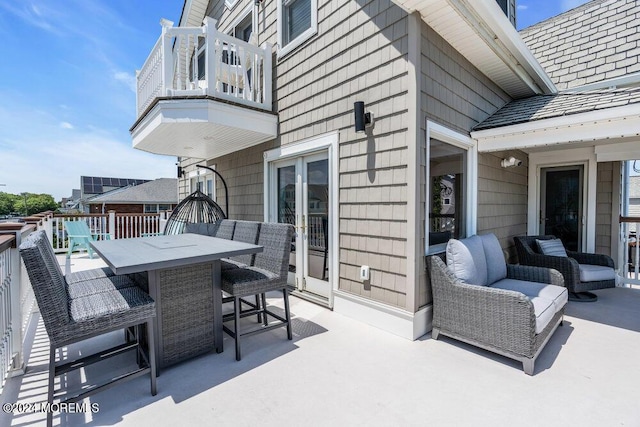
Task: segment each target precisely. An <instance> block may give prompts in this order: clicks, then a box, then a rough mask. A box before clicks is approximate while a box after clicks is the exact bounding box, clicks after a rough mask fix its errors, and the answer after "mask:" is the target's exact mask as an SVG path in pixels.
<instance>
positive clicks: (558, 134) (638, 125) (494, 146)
mask: <svg viewBox="0 0 640 427" xmlns="http://www.w3.org/2000/svg"><path fill="white" fill-rule="evenodd" d="M639 135H640V104H633V105H625V106H623V107H616V108H609V109H603V110H598V111H590V112H588V113H579V114H572V115H568V116H560V117H553V118H550V119H543V120H535V121H532V122H527V123H520V124H516V125H511V126H502V127H498V128H493V129H486V130H479V131H473V132H471V137H472V138H473V139H475V140H477V141H478V151H479V152H489V151H502V150H513V149H526V148H533V147H541V146H546V145H557V144H563V143H568V142H577V141H595V140H601V139H614V138H628V137H633V136H639Z"/></svg>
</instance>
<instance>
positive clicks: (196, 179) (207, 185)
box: [189, 169, 216, 200]
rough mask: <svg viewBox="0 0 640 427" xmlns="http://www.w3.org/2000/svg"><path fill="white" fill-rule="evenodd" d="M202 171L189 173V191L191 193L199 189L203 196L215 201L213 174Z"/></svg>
mask: <svg viewBox="0 0 640 427" xmlns="http://www.w3.org/2000/svg"><path fill="white" fill-rule="evenodd" d="M205 172H206V171H205V170H204V169H198V170H197V171H191V173H189V189H190V192H191V193H193V192H194V191H196V189H200V191H202V192H203V193H204V194H206V195H207V196H209V197H211V198H212V199H213V200H215V199H216V186H215V180H214V176H213V173H211V172H209V173H205Z"/></svg>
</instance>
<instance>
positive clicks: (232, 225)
mask: <svg viewBox="0 0 640 427" xmlns="http://www.w3.org/2000/svg"><path fill="white" fill-rule="evenodd" d="M208 227H210V230H211V232H208V233H205V234H208V235H206V236H204V235H201V234H196V233H185V234H178V235H172V236H153V237H145V238H137V239H121V240H104V241H91V243H90V244H91V247H92V248H93V249H94V250H95V251H96V252H97V253H98V254H99V255H100V256H101V257H102V258H103V260H104V261H105V262H106V263H107V264H108V265H109V268H100V269H93V270H87V271H81V272H76V273H71V274H68V275H67V276H66V277H65V276H64V275H63V274H62V270H61V269H60V266H59V264H58V262H57V260H56V258H55V254H54V252H53V249H52V246H51V243H50V242H49V241H48V239H47V237H46V234H45V233H44V231H38V232H35V233H32V234H31V235H30V236H29V237H28V238H27V239H25V240H24V241H23V243H22V244H21V245H20V254H21V257H22V259H23V260H24V264H25V267H26V269H27V272H28V274H29V278H30V280H31V284H32V287H33V290H34V294H35V296H36V300H37V302H38V307H39V309H40V313H41V315H42V320H43V322H44V324H45V328H46V331H47V335H48V336H49V340H50V359H49V386H48V396H47V400H48V403H53V400H54V397H56V398H59V399H60V401H61V402H69V403H71V402H77V401H80V400H82V399H84V398H86V397H88V396H90V395H92V394H95V393H97V392H99V391H101V390H104V389H106V388H109V387H111V386H113V385H115V384H118V383H120V382H122V381H126V380H129V379H133V378H136V377H138V376H141V375H145V374H149V375H150V380H151V394H152V395H155V394H156V377H157V376H158V375H159V370H160V368H163V367H166V366H169V365H171V364H174V363H177V362H180V361H183V360H186V359H189V358H191V357H194V356H196V355H198V354H202V353H205V352H209V351H211V350H213V349H215V350H216V351H217V352H221V351H222V350H223V346H222V333H223V315H222V304H223V298H222V292H221V291H222V289H224V290H225V292H226V293H227V297H226V298H225V301H229V302H233V307H234V312H233V313H230V314H229V315H228V316H225V317H224V321H229V322H231V321H233V323H234V325H233V328H229V327H226V326H225V327H224V330H226V331H227V332H228V333H229V334H230V335H231V336H232V337H233V338H234V340H235V342H236V359H237V360H240V354H241V353H240V348H241V347H240V339H241V337H244V336H246V335H253V334H256V333H259V332H265V331H268V330H272V329H274V328H278V327H283V326H285V327H286V329H287V337H288V339H289V340H291V339H292V332H291V322H290V313H289V305H288V288H287V284H286V280H287V267H288V261H289V251H290V246H291V238H292V235H293V230H292V227H291V226H290V225H287V224H272V223H257V222H246V221H229V220H224V221H219V222H218V223H216V224H209V225H208ZM245 229H250V230H251V235H250V236H247V234H245V233H243V231H244V230H245ZM236 233H237V235H236ZM236 236H237V237H236ZM222 258H227V259H226V260H224V261H223V260H222ZM223 265H224V267H221V266H223ZM272 290H280V291H282V293H283V297H284V302H285V309H284V315H280V314H278V313H274V312H273V310H272V309H269V308H268V307H267V305H266V297H265V293H266V292H270V291H272ZM254 295H255V296H256V297H255V302H248V301H247V303H249V304H250V309H248V310H242V309H241V305H242V303H243V300H242V299H241V298H244V297H249V296H254ZM254 314H255V315H256V316H258V323H259V325H258V326H257V327H256V328H253V329H251V330H250V331H244V330H241V327H240V318H241V317H246V316H251V315H254ZM270 317H271V318H274V319H276V321H275V322H273V321H271V320H273V319H270ZM118 330H124V331H126V332H125V334H124V337H125V340H124V341H125V342H123V343H122V344H120V345H117V346H116V347H113V348H109V349H106V350H104V351H101V352H99V353H97V354H93V355H89V356H83V357H81V358H80V359H76V360H67V359H66V358H63V357H62V356H61V357H60V360H59V361H56V354H57V353H59V352H58V349H60V348H62V347H65V346H67V345H69V344H72V343H75V342H79V341H83V340H85V339H88V338H91V337H94V336H98V335H102V334H106V333H110V332H113V331H118ZM129 351H134V352H135V353H136V361H137V366H136V368H135V369H133V370H131V371H130V372H127V373H125V374H118V375H117V376H115V377H114V378H112V379H110V380H108V381H106V382H105V383H103V384H100V385H88V386H87V385H83V387H82V390H81V392H80V393H77V394H73V393H72V392H70V391H68V390H67V391H66V393H64V395H63V394H62V393H60V391H57V392H54V380H55V377H57V376H60V375H63V374H66V373H69V372H71V371H72V370H76V369H80V368H84V367H86V366H88V365H91V364H93V363H96V362H99V361H102V360H105V359H107V358H110V357H112V356H115V355H118V354H122V353H125V352H129ZM47 424H48V425H51V424H52V413H48V414H47Z"/></svg>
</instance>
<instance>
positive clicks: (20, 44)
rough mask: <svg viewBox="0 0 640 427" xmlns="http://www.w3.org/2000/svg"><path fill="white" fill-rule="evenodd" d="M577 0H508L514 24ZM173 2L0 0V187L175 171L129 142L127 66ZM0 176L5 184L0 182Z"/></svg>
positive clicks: (130, 79)
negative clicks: (514, 7) (514, 8)
mask: <svg viewBox="0 0 640 427" xmlns="http://www.w3.org/2000/svg"><path fill="white" fill-rule="evenodd" d="M582 3H584V0H583V1H581V0H544V1H543V0H518V1H517V8H518V11H517V18H518V19H517V20H518V28H524V27H527V26H529V25H532V24H534V23H536V22H538V21H540V20H543V19H546V18H548V17H550V16H554V15H557V14H559V13H562V12H564V11H566V10H568V9H571V8H573V7H576V6H579V5H580V4H582ZM182 5H183V0H0V38H1V39H2V43H0V100H1V102H0V191H5V192H8V193H12V194H18V193H21V192H25V191H26V192H30V193H47V194H51V195H53V196H54V198H55V199H56V200H60V199H61V198H62V197H68V196H70V195H71V190H72V189H73V188H79V187H80V176H82V175H85V176H105V177H117V178H139V179H155V178H161V177H175V176H176V167H175V162H176V158H175V157H169V156H159V155H155V154H150V153H145V152H142V151H139V150H136V149H134V148H132V144H131V136H130V134H129V128H130V127H131V125H133V123H134V122H135V119H136V113H135V104H136V101H135V70H136V69H139V68H140V67H141V66H142V64H143V63H144V61H145V59H146V58H147V56H148V54H149V52H150V51H151V48H152V47H153V45H154V43H155V42H156V40H157V39H158V37H159V35H160V29H161V27H160V24H159V22H160V19H161V18H167V19H169V20H171V21H174V22H175V23H176V25H177V23H178V21H179V19H180V14H181V12H182ZM2 184H5V185H4V186H3V185H2Z"/></svg>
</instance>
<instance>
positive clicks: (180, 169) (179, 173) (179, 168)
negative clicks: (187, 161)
mask: <svg viewBox="0 0 640 427" xmlns="http://www.w3.org/2000/svg"><path fill="white" fill-rule="evenodd" d="M182 174H183V172H182V167H181V166H178V178H182Z"/></svg>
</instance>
